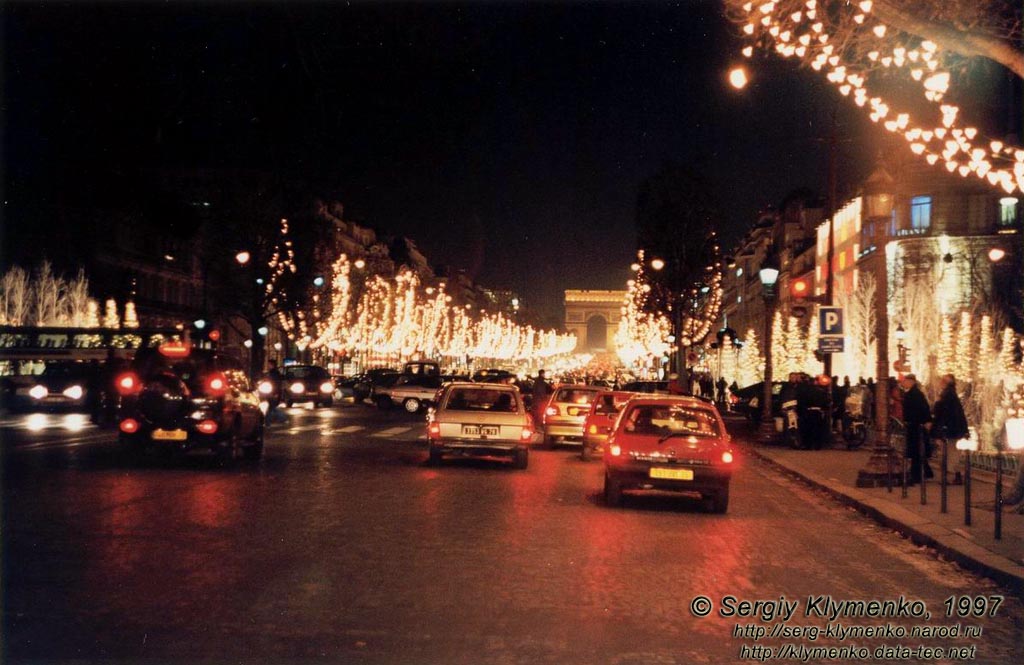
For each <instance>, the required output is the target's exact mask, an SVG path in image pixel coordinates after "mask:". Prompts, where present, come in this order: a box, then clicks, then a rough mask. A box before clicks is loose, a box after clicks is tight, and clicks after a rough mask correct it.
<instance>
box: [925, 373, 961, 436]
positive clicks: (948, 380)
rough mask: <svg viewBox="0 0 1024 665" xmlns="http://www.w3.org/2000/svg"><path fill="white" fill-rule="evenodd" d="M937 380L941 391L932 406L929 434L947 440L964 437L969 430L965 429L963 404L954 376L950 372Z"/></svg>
mask: <svg viewBox="0 0 1024 665" xmlns="http://www.w3.org/2000/svg"><path fill="white" fill-rule="evenodd" d="M939 381H940V382H941V385H942V392H941V393H940V394H939V399H937V400H935V405H934V406H933V407H932V427H931V434H932V436H933V437H934V438H936V439H945V440H947V441H958V440H960V439H965V438H967V436H968V435H969V434H970V432H968V431H967V416H966V415H964V406H963V404H961V403H960V397H958V396H957V394H956V377H954V376H953V375H952V374H943V375H942V377H941V378H940V379H939Z"/></svg>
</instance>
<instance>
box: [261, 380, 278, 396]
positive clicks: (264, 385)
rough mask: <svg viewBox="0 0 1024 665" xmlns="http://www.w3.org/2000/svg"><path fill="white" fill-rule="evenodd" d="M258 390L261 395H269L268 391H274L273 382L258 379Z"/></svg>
mask: <svg viewBox="0 0 1024 665" xmlns="http://www.w3.org/2000/svg"><path fill="white" fill-rule="evenodd" d="M258 390H259V391H260V394H261V395H269V394H270V393H272V392H274V384H273V383H271V382H270V381H260V385H259V388H258Z"/></svg>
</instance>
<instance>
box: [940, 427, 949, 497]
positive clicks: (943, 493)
mask: <svg viewBox="0 0 1024 665" xmlns="http://www.w3.org/2000/svg"><path fill="white" fill-rule="evenodd" d="M947 443H948V441H947V440H946V439H943V440H942V478H940V479H939V489H940V497H941V498H940V499H939V512H940V513H946V512H948V511H947V510H946V485H947V484H948V483H947V482H946V465H947V459H946V444H947Z"/></svg>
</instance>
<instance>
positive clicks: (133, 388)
mask: <svg viewBox="0 0 1024 665" xmlns="http://www.w3.org/2000/svg"><path fill="white" fill-rule="evenodd" d="M140 390H142V382H141V381H139V375H138V374H136V373H135V372H126V373H124V374H122V375H121V376H119V377H117V392H119V393H121V394H122V395H134V394H136V393H138V392H139V391H140Z"/></svg>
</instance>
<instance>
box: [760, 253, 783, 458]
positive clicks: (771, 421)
mask: <svg viewBox="0 0 1024 665" xmlns="http://www.w3.org/2000/svg"><path fill="white" fill-rule="evenodd" d="M757 276H758V277H759V278H760V280H761V287H762V289H763V293H762V295H763V297H764V390H763V391H762V395H761V399H762V400H764V401H763V402H762V403H761V427H760V428H759V430H758V440H759V441H760V442H761V443H772V442H774V441H775V414H773V413H772V316H773V315H774V313H775V283H776V282H778V281H779V267H778V265H777V264H776V263H775V260H774V257H771V256H768V257H766V258H765V260H764V262H763V263H762V264H761V269H760V270H759V271H758V273H757Z"/></svg>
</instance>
